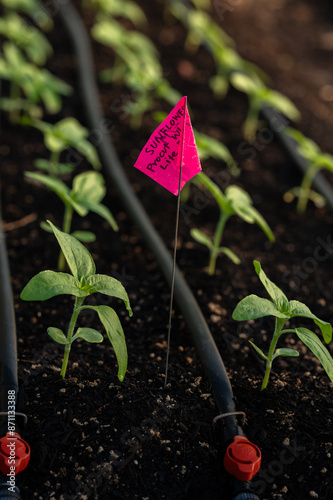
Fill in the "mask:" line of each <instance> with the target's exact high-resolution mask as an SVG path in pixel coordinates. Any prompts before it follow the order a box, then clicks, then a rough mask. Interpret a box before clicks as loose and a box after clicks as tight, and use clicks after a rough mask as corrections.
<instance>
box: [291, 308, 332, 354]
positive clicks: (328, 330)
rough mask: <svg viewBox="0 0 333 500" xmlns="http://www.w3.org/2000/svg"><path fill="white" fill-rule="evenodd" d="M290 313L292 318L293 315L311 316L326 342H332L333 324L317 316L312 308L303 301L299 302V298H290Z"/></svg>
mask: <svg viewBox="0 0 333 500" xmlns="http://www.w3.org/2000/svg"><path fill="white" fill-rule="evenodd" d="M288 313H289V316H290V318H293V317H302V318H310V319H312V320H313V321H314V323H315V324H316V325H317V326H319V328H320V330H321V332H322V334H323V337H324V340H325V342H326V344H328V343H329V342H331V340H332V326H331V325H330V323H327V321H322V320H321V319H319V318H317V316H315V315H314V314H312V312H311V311H310V309H309V308H308V307H307V306H306V305H305V304H303V303H302V302H298V300H290V302H289V304H288Z"/></svg>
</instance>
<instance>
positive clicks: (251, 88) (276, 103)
mask: <svg viewBox="0 0 333 500" xmlns="http://www.w3.org/2000/svg"><path fill="white" fill-rule="evenodd" d="M230 81H231V84H232V85H233V86H234V87H235V88H236V89H237V90H239V91H240V92H244V93H245V94H247V96H248V99H249V111H248V114H247V117H246V120H245V124H244V137H245V138H246V139H247V140H249V141H250V140H253V138H254V137H255V133H256V130H257V129H258V127H259V115H260V111H261V110H262V109H263V108H264V107H271V108H274V109H275V110H276V111H279V112H280V113H283V114H284V115H285V116H287V117H288V118H290V120H294V121H296V120H299V118H300V113H299V111H298V109H297V108H296V107H295V105H294V104H293V103H292V102H291V101H290V100H289V99H288V98H287V97H286V96H284V95H282V94H280V92H277V91H275V90H271V89H270V88H268V87H267V86H266V85H265V84H264V82H263V81H262V79H261V78H260V77H259V76H257V75H255V74H252V75H251V76H249V75H246V74H243V73H241V72H236V73H234V74H231V76H230Z"/></svg>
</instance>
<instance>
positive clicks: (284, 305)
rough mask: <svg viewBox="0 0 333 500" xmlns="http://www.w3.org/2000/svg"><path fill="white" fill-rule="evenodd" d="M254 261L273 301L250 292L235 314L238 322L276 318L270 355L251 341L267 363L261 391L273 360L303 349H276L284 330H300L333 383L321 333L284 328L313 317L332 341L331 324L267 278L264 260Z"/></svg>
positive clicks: (330, 361) (332, 363)
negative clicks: (261, 263) (287, 294)
mask: <svg viewBox="0 0 333 500" xmlns="http://www.w3.org/2000/svg"><path fill="white" fill-rule="evenodd" d="M253 264H254V268H255V271H256V273H257V275H258V276H259V279H260V281H261V282H262V284H263V285H264V287H265V288H266V290H267V293H268V295H269V296H270V298H271V300H268V299H264V298H262V297H258V296H257V295H249V296H248V297H245V298H244V299H242V300H241V301H240V302H239V303H238V304H237V306H236V308H235V310H234V312H233V314H232V317H233V319H235V320H236V321H248V320H251V319H257V318H264V317H265V316H274V317H275V330H274V333H273V338H272V341H271V344H270V347H269V351H268V354H267V355H266V354H264V353H263V351H262V350H261V349H260V348H259V347H258V346H256V345H255V344H254V343H253V342H250V344H251V345H252V347H253V348H254V349H255V351H256V353H257V354H258V355H259V356H260V357H261V358H262V359H263V360H264V361H265V362H266V372H265V375H264V379H263V381H262V385H261V390H263V389H265V388H266V386H267V383H268V379H269V376H270V373H271V369H272V363H273V360H274V359H275V358H277V357H278V356H287V357H297V356H299V352H298V351H297V350H296V349H290V348H281V349H276V345H277V342H278V340H279V338H280V336H281V335H282V334H284V333H296V335H297V336H298V338H299V339H300V340H301V341H302V342H303V343H304V344H305V345H306V346H307V347H308V349H310V350H311V351H312V353H313V354H314V355H315V356H316V357H317V358H318V360H319V361H320V363H321V364H322V366H323V368H324V370H325V371H326V373H327V375H328V377H329V378H330V380H331V381H332V382H333V359H332V357H331V355H330V353H329V351H328V350H327V349H326V348H325V347H324V346H323V344H322V342H321V341H320V339H319V338H318V336H317V335H316V334H315V333H314V332H312V331H311V330H309V329H308V328H303V327H297V328H287V329H283V327H284V325H285V323H286V322H287V321H289V320H290V319H291V318H309V319H312V320H313V321H314V323H315V324H316V325H317V326H318V327H319V328H320V330H321V333H322V335H323V338H324V341H325V342H326V344H328V343H329V342H330V341H331V340H332V326H331V325H330V323H327V322H326V321H323V320H321V319H319V318H317V316H315V315H314V314H312V312H311V311H310V309H309V308H308V307H307V306H306V305H305V304H303V303H302V302H298V301H297V300H288V299H287V297H286V296H285V294H284V293H283V292H282V290H280V288H278V287H277V286H276V285H275V284H274V283H273V282H272V281H270V280H269V279H268V278H267V276H266V274H265V273H264V271H263V270H262V269H261V265H260V262H258V261H254V262H253Z"/></svg>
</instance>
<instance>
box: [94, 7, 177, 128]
mask: <svg viewBox="0 0 333 500" xmlns="http://www.w3.org/2000/svg"><path fill="white" fill-rule="evenodd" d="M123 4H124V2H122V5H123ZM91 33H92V36H93V38H94V39H95V40H96V41H98V42H99V43H101V44H103V45H105V46H107V47H111V48H112V50H113V51H114V52H115V55H116V58H115V62H114V64H113V66H112V68H106V69H104V70H103V71H102V72H101V73H100V79H101V80H102V81H103V82H113V83H115V84H119V85H125V86H126V87H127V88H128V89H130V90H131V91H132V95H131V97H129V98H127V99H124V100H123V102H122V105H121V107H119V109H120V111H121V113H122V116H129V117H130V124H131V126H132V127H133V128H138V127H139V126H140V125H141V121H142V116H143V114H144V113H145V112H147V111H150V110H151V109H152V108H153V107H154V103H155V100H156V99H164V100H165V101H166V102H168V103H169V104H171V105H175V104H176V103H177V102H178V101H179V99H180V98H181V95H180V94H179V92H177V91H176V90H175V89H173V88H172V87H171V85H170V84H169V82H168V81H167V79H166V78H164V76H163V68H162V65H161V63H160V61H159V56H158V51H157V49H156V47H155V45H154V44H153V43H152V41H151V40H150V39H149V38H148V37H147V36H145V35H144V34H143V33H140V32H139V31H135V30H128V29H126V27H125V26H123V25H122V24H121V23H120V22H118V21H117V20H116V19H114V18H112V17H110V16H108V17H107V16H106V15H105V14H104V15H100V16H99V17H98V20H97V21H96V22H95V24H94V26H93V27H92V30H91Z"/></svg>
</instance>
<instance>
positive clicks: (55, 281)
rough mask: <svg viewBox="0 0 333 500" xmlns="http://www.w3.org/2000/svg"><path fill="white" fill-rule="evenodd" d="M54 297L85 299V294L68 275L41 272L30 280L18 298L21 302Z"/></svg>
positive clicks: (72, 277)
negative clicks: (69, 296)
mask: <svg viewBox="0 0 333 500" xmlns="http://www.w3.org/2000/svg"><path fill="white" fill-rule="evenodd" d="M56 295H75V297H85V296H86V295H87V292H85V291H83V290H80V288H79V285H78V282H77V280H76V279H75V278H74V276H71V275H70V274H67V273H56V272H54V271H42V272H40V273H38V274H36V276H34V277H33V278H31V280H30V281H29V283H28V284H27V285H26V286H25V287H24V288H23V290H22V292H21V295H20V297H21V299H22V300H48V299H50V298H51V297H55V296H56Z"/></svg>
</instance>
